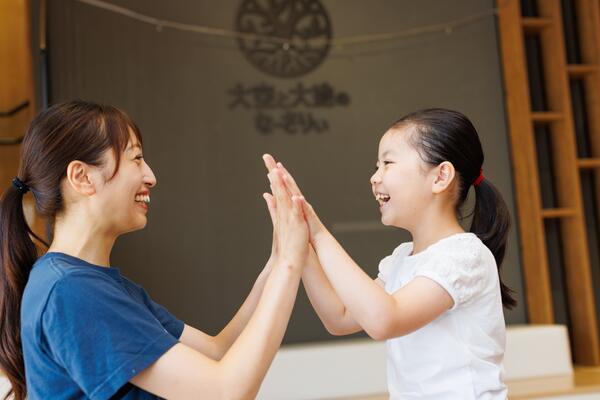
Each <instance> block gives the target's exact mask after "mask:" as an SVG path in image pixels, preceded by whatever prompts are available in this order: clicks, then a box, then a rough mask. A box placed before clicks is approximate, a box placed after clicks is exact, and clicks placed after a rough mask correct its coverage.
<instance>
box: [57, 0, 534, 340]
mask: <svg viewBox="0 0 600 400" xmlns="http://www.w3.org/2000/svg"><path fill="white" fill-rule="evenodd" d="M113 3H114V4H119V5H122V6H125V7H129V8H132V9H135V10H137V11H139V12H141V13H146V14H149V15H152V16H156V17H160V18H163V19H170V20H177V21H181V22H185V23H193V24H201V25H208V26H214V27H223V28H227V29H232V28H233V21H234V17H235V14H236V12H237V7H238V5H239V3H240V2H239V1H220V2H214V1H207V0H205V1H194V2H191V1H181V0H173V1H168V2H166V1H156V0H154V1H147V0H144V1H142V0H122V1H113ZM216 4H218V6H216ZM323 4H324V6H325V7H326V9H327V10H328V12H329V15H330V18H331V24H332V27H333V33H334V36H336V37H342V36H355V35H359V34H366V33H376V32H390V31H400V30H405V29H408V28H413V27H418V26H423V25H431V24H438V23H444V22H447V21H451V20H454V19H459V18H463V17H465V16H469V15H476V14H479V13H482V12H483V13H485V12H487V11H490V10H491V8H492V7H493V4H494V2H493V1H491V0H486V1H481V0H461V1H459V2H448V1H444V0H421V1H419V2H414V1H396V0H387V1H386V0H376V1H369V2H365V1H362V0H347V1H343V2H342V1H333V0H330V1H327V0H323ZM48 6H49V63H50V69H49V79H50V100H51V102H58V101H61V100H67V99H72V98H83V99H90V100H94V101H100V102H106V103H110V104H114V105H116V106H118V107H121V108H123V109H124V110H126V111H127V112H128V113H129V114H130V115H131V116H132V117H133V118H134V120H135V121H136V122H137V123H138V124H139V126H140V127H141V129H142V132H143V134H144V145H145V151H144V152H145V156H146V158H147V161H148V162H149V164H150V165H151V167H152V168H153V169H154V172H155V173H156V176H157V178H158V182H159V183H158V186H157V188H156V189H155V190H154V191H153V197H152V204H151V210H150V213H149V224H148V226H147V228H146V229H145V230H143V231H140V232H136V233H133V234H130V235H126V236H125V237H122V238H121V239H119V241H118V244H117V246H116V248H115V251H114V254H113V263H114V264H115V265H117V266H119V267H120V268H122V269H123V271H124V272H125V273H126V274H127V275H129V276H130V277H132V278H133V279H134V280H136V281H138V282H140V283H141V284H142V285H143V286H145V287H146V288H147V290H148V291H149V292H150V293H151V294H152V295H153V297H155V298H156V299H157V300H158V301H159V302H161V303H163V304H165V305H166V306H167V307H169V308H170V309H171V310H172V311H173V312H174V313H175V314H177V315H178V316H179V317H181V318H182V319H184V320H185V321H187V322H188V323H189V324H192V325H194V326H197V327H199V328H201V329H203V330H206V331H207V332H209V333H217V332H218V330H219V329H220V328H222V327H223V326H224V325H225V323H226V322H227V321H228V320H229V318H231V316H232V315H233V313H234V312H235V310H236V309H237V307H238V306H239V305H240V304H241V303H242V301H243V299H244V297H245V295H246V294H247V292H248V291H249V290H250V288H251V286H252V283H253V281H254V278H255V277H256V276H257V274H258V272H259V271H260V269H261V268H262V266H263V263H264V262H265V261H266V259H267V257H268V254H269V250H270V234H271V226H270V221H269V218H268V214H267V211H266V208H265V206H264V202H263V200H262V198H261V193H262V192H263V191H265V190H267V189H268V185H267V183H266V176H265V171H264V170H263V166H262V163H261V159H260V156H261V154H263V153H265V152H271V153H273V154H275V155H277V156H278V157H280V158H281V159H282V160H283V161H284V162H286V164H287V165H288V167H289V168H290V169H291V170H292V171H293V172H295V175H296V177H297V180H298V181H299V183H300V184H301V186H302V187H303V188H304V192H305V194H306V195H307V197H308V199H309V200H310V201H312V203H313V204H314V206H315V207H316V209H317V211H318V212H319V213H320V215H321V216H322V218H323V220H324V221H325V222H326V223H327V224H328V225H329V226H330V227H332V229H333V231H334V232H335V233H336V234H337V237H338V239H339V240H340V241H341V242H342V244H343V245H344V246H346V248H347V249H348V251H349V253H350V254H351V255H352V256H353V257H354V258H355V259H356V261H357V262H358V263H359V264H360V265H361V266H362V267H363V268H364V269H365V270H366V271H368V273H369V274H370V275H372V276H375V275H376V271H377V264H378V261H379V259H380V258H382V257H383V256H385V255H387V254H389V253H391V251H392V250H393V248H394V247H395V246H396V245H397V244H398V243H399V242H401V241H403V240H408V239H409V237H408V236H407V235H406V233H403V232H401V231H398V230H394V229H389V228H384V227H382V226H381V225H380V224H379V223H378V220H379V212H378V210H377V208H376V203H375V202H374V200H373V199H372V195H371V193H370V186H369V183H368V179H369V176H370V175H371V173H372V171H373V167H374V162H375V159H376V155H377V145H378V141H379V138H380V136H381V134H382V133H383V132H384V131H385V129H386V128H387V127H388V126H389V125H390V123H391V122H393V121H394V120H396V119H397V118H399V117H400V116H402V115H403V114H405V113H407V112H410V111H413V110H415V109H418V108H423V107H432V106H437V107H448V108H454V109H458V110H460V111H462V112H464V113H465V114H467V115H468V116H469V117H470V118H471V119H472V121H473V122H474V124H475V125H476V127H477V128H478V130H479V132H480V135H481V139H482V142H483V145H484V150H485V152H486V162H485V165H484V168H485V171H486V177H488V178H489V179H491V180H492V181H493V182H494V183H495V184H496V185H497V186H498V187H499V188H500V190H501V191H502V193H503V194H504V195H505V196H506V199H507V201H508V202H509V204H510V206H511V209H513V210H514V207H513V190H512V180H511V169H510V168H511V167H510V157H509V149H508V143H507V141H508V138H507V133H506V123H505V116H504V105H503V97H502V82H501V70H500V60H499V55H498V46H497V35H496V29H495V20H494V17H493V16H492V15H491V13H490V14H488V16H487V17H483V18H481V19H479V20H476V21H474V22H472V23H470V24H467V25H465V26H463V27H460V28H457V29H454V30H452V31H451V32H446V33H434V34H425V35H421V36H419V37H410V38H401V39H397V40H393V41H390V42H385V43H378V44H369V45H363V46H358V47H356V46H353V47H346V48H343V49H341V50H334V51H332V52H331V54H330V57H329V58H328V59H327V60H326V61H325V62H324V63H323V64H322V65H321V66H320V67H319V68H318V69H316V70H315V71H313V72H312V73H309V74H308V75H305V76H303V77H301V78H296V79H281V78H272V77H270V76H268V75H266V74H264V73H262V72H260V71H258V70H257V69H255V68H254V67H253V66H252V65H250V64H249V63H248V62H247V61H246V59H245V58H244V57H243V55H242V54H241V52H240V51H239V50H238V49H237V47H236V43H235V42H234V41H232V40H227V39H216V38H212V37H206V36H202V35H199V34H194V33H188V32H179V31H175V30H172V29H167V28H165V29H163V30H162V31H159V30H157V29H155V28H154V27H153V26H150V25H147V24H144V23H141V22H137V21H133V20H131V19H128V18H126V17H123V16H120V15H115V14H112V13H109V12H107V11H103V10H99V9H96V8H93V7H91V6H88V5H85V4H81V3H78V2H76V1H75V0H55V1H51V2H49V4H48ZM298 82H300V83H303V84H304V85H307V86H310V85H313V84H317V83H323V82H327V83H329V84H330V85H332V86H333V87H334V88H335V90H337V91H341V92H344V93H347V94H348V95H349V96H350V99H351V103H350V105H349V106H347V107H341V106H338V107H332V108H318V109H312V110H310V112H311V113H312V115H313V116H314V117H315V118H317V119H319V120H321V119H326V120H327V122H328V126H329V129H328V131H326V132H323V133H314V132H313V133H309V134H296V135H289V134H286V133H284V132H274V133H272V134H270V135H264V134H261V133H259V132H258V131H257V129H256V128H255V123H254V118H255V115H256V112H255V111H253V110H244V109H241V108H236V109H233V110H231V109H229V107H228V105H229V104H230V102H231V101H232V99H233V98H232V96H231V95H230V94H228V90H230V89H232V88H233V87H234V86H235V85H236V84H237V83H242V84H244V85H245V86H246V87H253V86H256V85H258V84H266V85H270V86H272V87H274V88H275V89H276V90H283V91H287V90H289V89H290V88H292V87H294V85H296V84H297V83H298ZM298 111H303V112H306V111H307V110H304V109H298ZM267 114H268V115H272V116H278V115H279V111H268V112H267ZM504 276H505V277H506V280H507V282H508V283H509V285H510V286H512V287H513V288H515V289H516V290H517V292H518V298H519V299H520V305H519V307H518V308H517V309H516V310H515V311H513V312H510V313H508V314H507V320H508V321H509V322H525V309H524V307H523V301H522V299H523V289H522V284H521V281H522V279H521V272H520V261H519V249H518V246H517V231H516V229H514V230H513V231H512V233H511V236H510V243H509V248H508V253H507V257H506V261H505V265H504ZM328 339H331V337H330V336H329V335H328V334H327V333H326V331H325V329H324V328H323V327H322V326H321V325H320V323H319V321H318V319H317V318H316V316H315V314H314V311H313V310H312V308H310V306H309V304H308V301H307V299H306V297H305V296H304V294H301V296H300V298H299V301H298V303H297V306H296V308H295V311H294V315H293V317H292V321H291V323H290V328H289V331H288V333H287V336H286V341H287V342H303V341H314V340H328Z"/></svg>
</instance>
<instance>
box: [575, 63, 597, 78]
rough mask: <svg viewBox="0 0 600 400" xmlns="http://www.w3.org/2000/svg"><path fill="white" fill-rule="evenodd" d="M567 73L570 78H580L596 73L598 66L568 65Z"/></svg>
mask: <svg viewBox="0 0 600 400" xmlns="http://www.w3.org/2000/svg"><path fill="white" fill-rule="evenodd" d="M567 72H568V74H569V76H570V77H572V78H576V77H582V76H586V75H590V74H595V73H596V72H598V66H597V65H594V64H569V65H567Z"/></svg>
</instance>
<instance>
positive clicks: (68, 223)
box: [48, 217, 116, 267]
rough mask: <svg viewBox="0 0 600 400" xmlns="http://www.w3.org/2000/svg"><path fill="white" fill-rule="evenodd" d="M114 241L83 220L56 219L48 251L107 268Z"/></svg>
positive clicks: (92, 224) (95, 225)
mask: <svg viewBox="0 0 600 400" xmlns="http://www.w3.org/2000/svg"><path fill="white" fill-rule="evenodd" d="M115 239H116V237H114V236H111V235H108V234H106V232H103V231H102V230H100V229H98V225H97V224H94V223H92V222H90V221H89V220H86V219H85V218H68V217H66V218H58V217H57V219H56V222H55V225H54V237H53V240H52V243H51V245H50V248H49V249H48V251H49V252H60V253H65V254H68V255H70V256H73V257H77V258H80V259H82V260H85V261H87V262H89V263H91V264H95V265H100V266H103V267H109V266H110V253H111V251H112V248H113V245H114V243H115Z"/></svg>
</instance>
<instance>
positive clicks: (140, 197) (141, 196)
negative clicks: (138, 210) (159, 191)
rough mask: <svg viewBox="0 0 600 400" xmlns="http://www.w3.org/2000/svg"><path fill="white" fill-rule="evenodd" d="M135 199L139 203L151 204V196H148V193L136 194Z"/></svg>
mask: <svg viewBox="0 0 600 400" xmlns="http://www.w3.org/2000/svg"><path fill="white" fill-rule="evenodd" d="M135 201H137V202H139V203H146V204H150V196H148V195H147V194H138V195H137V196H135Z"/></svg>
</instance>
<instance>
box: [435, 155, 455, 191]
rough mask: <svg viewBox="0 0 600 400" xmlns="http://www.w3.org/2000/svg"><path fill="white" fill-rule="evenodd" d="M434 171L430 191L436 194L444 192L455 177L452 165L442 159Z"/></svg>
mask: <svg viewBox="0 0 600 400" xmlns="http://www.w3.org/2000/svg"><path fill="white" fill-rule="evenodd" d="M434 172H435V178H434V181H433V186H432V188H431V191H432V192H433V193H436V194H438V193H442V192H445V191H446V190H448V189H449V188H450V187H451V186H452V183H453V182H454V178H455V177H456V170H455V169H454V165H452V163H451V162H449V161H444V162H443V163H441V164H440V165H438V166H437V167H436V168H435V169H434Z"/></svg>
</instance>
